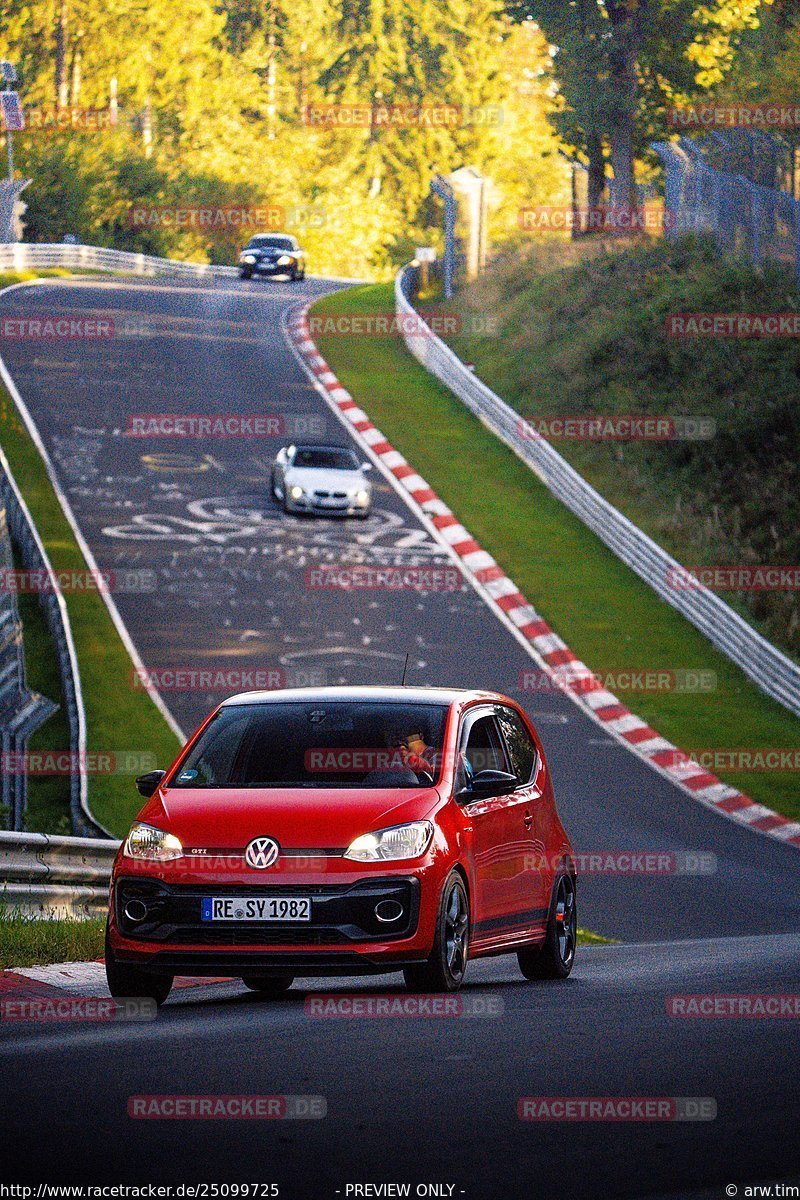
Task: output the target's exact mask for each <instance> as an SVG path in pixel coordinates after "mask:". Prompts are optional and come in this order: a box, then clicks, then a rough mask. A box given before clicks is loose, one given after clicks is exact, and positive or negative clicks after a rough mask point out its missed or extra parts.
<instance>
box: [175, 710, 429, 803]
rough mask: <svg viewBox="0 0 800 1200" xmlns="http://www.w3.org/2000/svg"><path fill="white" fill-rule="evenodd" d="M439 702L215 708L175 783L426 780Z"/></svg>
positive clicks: (368, 784)
mask: <svg viewBox="0 0 800 1200" xmlns="http://www.w3.org/2000/svg"><path fill="white" fill-rule="evenodd" d="M446 716H447V706H446V705H438V704H414V703H390V702H386V703H381V702H377V703H376V702H375V701H372V702H362V703H353V702H351V701H324V700H323V701H315V702H312V701H306V702H300V703H292V702H286V703H278V702H273V703H269V704H241V705H232V706H231V707H230V708H222V709H220V711H219V712H218V713H217V715H216V716H215V717H214V719H213V720H212V721H211V723H210V724H209V725H208V726H207V728H206V729H205V731H204V732H203V734H202V735H201V737H200V739H199V741H198V742H197V744H196V745H195V746H194V748H193V749H192V750H191V751H190V752H189V754H188V755H187V756H186V758H185V759H184V761H183V763H182V764H181V766H180V769H179V771H178V772H177V774H176V776H175V778H174V779H173V781H172V784H171V785H170V786H172V787H178V788H229V787H230V788H233V787H235V788H250V787H253V788H254V787H268V788H272V787H290V788H291V787H304V788H315V787H326V788H329V787H341V788H344V787H347V788H378V787H379V788H414V787H420V786H431V785H432V784H433V783H434V782H435V780H436V778H437V776H438V774H439V772H440V769H441V757H442V756H441V750H442V743H443V740H444V726H445V718H446Z"/></svg>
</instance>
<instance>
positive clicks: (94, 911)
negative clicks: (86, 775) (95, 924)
mask: <svg viewBox="0 0 800 1200" xmlns="http://www.w3.org/2000/svg"><path fill="white" fill-rule="evenodd" d="M119 845H120V843H119V842H114V841H100V840H99V839H96V838H70V837H51V836H50V835H49V834H46V833H0V910H1V909H5V910H6V912H9V913H11V912H14V911H21V912H24V913H26V914H28V915H36V914H41V915H52V916H58V917H64V916H81V917H88V916H91V917H97V916H103V915H105V911H106V908H107V906H108V885H109V880H110V878H111V864H112V863H113V861H114V856H115V854H116V853H117V850H118V848H119Z"/></svg>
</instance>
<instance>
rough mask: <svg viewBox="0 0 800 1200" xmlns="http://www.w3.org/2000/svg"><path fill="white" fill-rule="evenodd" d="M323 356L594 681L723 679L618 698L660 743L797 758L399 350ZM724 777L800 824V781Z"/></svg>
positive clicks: (774, 727) (730, 670)
mask: <svg viewBox="0 0 800 1200" xmlns="http://www.w3.org/2000/svg"><path fill="white" fill-rule="evenodd" d="M392 308H393V292H392V288H391V286H389V285H374V286H369V287H362V288H358V289H353V290H347V291H343V292H339V293H336V294H334V295H331V296H328V297H326V298H325V299H324V300H322V301H320V302H318V303H317V304H316V305H315V306H314V310H313V311H314V314H315V315H336V314H369V315H373V314H376V313H377V314H386V313H387V312H389V311H391V310H392ZM318 343H319V347H320V351H321V353H322V354H323V355H324V357H325V358H326V359H327V361H328V362H329V363H330V365H331V367H332V369H333V370H334V371H335V372H336V374H337V375H338V376H339V378H340V379H341V381H342V383H343V384H344V385H345V387H347V388H348V389H349V391H350V392H351V393H352V394H353V397H354V398H355V399H356V401H357V402H358V403H359V404H360V405H361V406H362V407H363V408H364V410H365V411H366V412H367V413H368V414H369V416H370V417H371V418H372V420H374V421H375V423H376V425H378V426H379V427H380V428H381V429H382V430H383V432H384V433H385V434H386V436H387V437H388V438H389V440H390V441H391V442H392V443H393V444H394V445H395V446H396V447H397V449H398V450H400V451H401V453H403V454H404V455H405V456H406V457H407V458H408V460H409V462H410V463H412V465H413V466H414V467H415V468H416V469H417V470H418V471H419V472H420V474H421V475H422V476H423V477H424V478H425V479H427V481H428V482H429V483H430V485H431V487H433V488H434V489H435V490H436V491H437V492H438V493H439V495H440V496H441V497H442V499H443V500H444V501H445V502H446V503H447V504H449V505H450V507H451V508H452V509H453V511H454V512H455V513H456V514H457V515H458V517H459V519H460V520H461V521H463V522H464V524H465V525H466V527H467V528H468V529H469V531H470V532H471V533H472V535H473V536H474V537H476V538H477V539H478V541H479V542H480V543H481V545H482V546H484V547H485V549H487V550H488V551H489V552H490V553H491V554H493V555H494V557H495V558H496V559H497V561H498V562H499V563H500V564H501V565H502V566H503V568H504V569H505V570H506V571H507V572H508V574H509V575H510V576H511V578H512V579H513V580H514V581H515V582H516V584H517V585H518V587H519V588H520V589H521V590H522V591H523V592H524V593H525V594H526V595H527V596H528V598H529V599H530V600H531V602H532V603H533V604H534V605H535V606H536V608H537V609H538V610H539V612H540V613H541V614H542V616H543V617H545V619H546V620H548V621H549V622H550V623H551V624H552V626H553V628H554V629H555V630H556V631H557V632H558V633H559V634H560V635H561V636H562V637H563V638H564V639H565V640H566V641H567V643H568V644H569V645H570V647H571V648H572V650H573V651H574V652H575V653H576V654H577V655H578V656H579V657H580V658H581V659H583V661H584V662H586V663H587V664H588V665H589V666H590V667H591V668H592V669H593V670H594V671H596V672H598V673H600V674H601V675H608V676H610V675H612V674H613V675H615V676H616V675H619V674H620V673H621V672H625V671H631V670H634V671H637V672H643V671H668V672H674V671H677V670H679V669H682V668H684V669H689V670H691V669H696V670H704V671H710V672H713V673H714V674H713V679H714V680H715V683H716V686H715V688H714V690H713V691H709V692H706V693H686V692H679V691H676V690H661V691H647V690H642V691H639V690H636V691H630V692H626V691H624V690H622V689H620V688H619V687H617V689H616V691H617V694H618V695H619V698H620V699H621V700H622V701H624V702H625V703H627V704H629V705H630V707H631V708H632V709H633V711H635V712H636V713H638V714H639V715H640V716H641V717H642V718H643V719H644V720H646V721H648V722H649V723H650V724H652V725H653V726H654V728H656V729H657V730H658V731H659V733H661V734H663V735H664V736H665V737H667V738H669V739H670V740H671V741H673V742H675V743H676V744H677V745H678V746H680V747H681V748H683V749H686V750H706V749H711V750H720V751H722V750H725V749H741V748H756V747H769V748H779V747H780V748H787V749H790V748H795V747H797V746H798V734H799V733H800V722H798V721H797V720H796V718H794V717H793V716H791V714H789V713H788V712H786V710H785V709H783V708H782V707H781V706H780V705H778V704H776V703H774V702H773V701H771V700H770V699H768V697H766V696H765V695H763V693H762V692H760V691H759V690H758V689H757V688H756V687H755V686H754V685H752V684H751V683H749V681H748V680H747V679H746V678H745V676H744V675H743V674H742V672H741V671H740V670H739V669H738V668H737V667H735V666H734V665H733V664H732V663H731V662H730V661H729V660H728V659H727V658H725V657H724V656H723V655H721V654H719V653H717V652H716V651H715V650H714V649H713V647H712V646H711V645H710V643H709V642H708V641H707V640H706V639H705V638H704V637H703V636H702V635H701V634H700V633H699V632H698V631H697V630H696V629H695V628H694V627H693V626H692V625H690V624H689V622H688V621H686V620H685V619H684V618H683V617H681V616H680V615H679V614H678V613H677V612H676V611H675V610H674V609H672V608H671V607H670V606H669V605H667V604H666V603H664V602H663V601H661V600H659V599H658V597H657V596H656V595H655V593H654V592H653V591H652V590H651V589H650V588H649V587H648V586H647V585H646V584H645V583H644V582H643V581H642V580H640V579H639V578H638V576H636V575H634V573H633V572H632V571H630V570H629V569H628V568H627V567H626V566H624V565H623V564H622V563H621V562H620V561H619V559H617V558H616V557H615V556H614V555H613V554H612V553H611V551H610V550H608V549H607V547H606V546H604V545H603V543H602V542H600V541H599V539H598V538H596V537H595V536H594V534H592V533H591V532H590V531H589V530H588V529H587V528H586V527H585V526H584V525H583V524H582V523H581V522H580V521H579V520H578V519H577V517H575V516H573V514H572V513H570V512H569V511H568V510H567V509H566V508H565V507H564V506H563V505H562V504H561V503H560V502H559V501H557V500H556V499H555V498H554V497H553V496H551V495H550V493H549V492H548V491H547V489H546V488H545V487H544V486H543V485H542V484H541V483H540V482H539V481H538V480H537V478H536V476H535V475H534V474H533V472H531V471H530V470H529V469H528V468H527V467H525V466H524V465H523V464H522V463H521V462H520V461H519V459H518V458H516V456H515V455H514V454H512V453H511V451H510V450H509V449H508V448H507V447H506V446H504V445H503V444H502V443H501V442H500V441H499V440H498V439H497V438H496V437H494V435H493V434H491V433H489V432H488V430H486V429H485V428H484V427H483V426H482V425H481V424H480V422H479V421H478V420H477V419H476V418H475V417H473V416H472V414H471V413H469V412H468V411H467V410H466V409H465V408H464V406H463V405H462V404H461V403H460V401H458V400H457V399H456V397H455V396H453V395H452V393H451V392H449V391H448V390H447V389H446V388H445V387H444V386H442V385H441V384H439V383H438V382H437V381H436V380H435V379H434V378H433V377H432V376H431V375H429V374H428V373H427V371H425V370H424V369H423V368H422V367H421V366H419V364H418V363H416V362H415V361H414V359H412V357H411V355H410V354H409V353H408V351H407V350H406V348H405V346H404V345H403V343H402V342H401V340H400V339H399V338H391V337H366V336H355V337H347V336H342V335H335V336H331V335H329V336H322V337H320V338H319V339H318ZM490 682H491V681H490V680H487V684H488V683H490ZM520 698H521V699H522V700H525V699H526V698H528V699H530V693H527V696H526V694H525V693H524V692H523V693H522V694H521V695H520ZM716 773H717V774H718V775H719V776H720V778H723V779H725V780H726V781H728V782H729V783H731V784H732V785H733V786H735V787H738V788H741V789H742V790H743V791H744V792H746V793H747V794H749V795H750V796H752V797H753V798H754V799H756V800H759V801H761V802H762V803H764V804H767V805H769V806H770V807H771V808H774V809H776V810H777V811H779V812H782V813H784V814H785V815H786V816H790V817H795V818H797V817H800V773H798V772H794V773H792V772H756V771H751V772H739V771H736V772H729V771H725V770H722V769H719V770H717V772H716Z"/></svg>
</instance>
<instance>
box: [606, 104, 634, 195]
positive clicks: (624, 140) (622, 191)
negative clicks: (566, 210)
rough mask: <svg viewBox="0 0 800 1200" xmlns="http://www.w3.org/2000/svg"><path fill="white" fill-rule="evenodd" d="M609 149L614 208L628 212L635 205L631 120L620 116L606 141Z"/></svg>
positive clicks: (625, 116)
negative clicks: (612, 175)
mask: <svg viewBox="0 0 800 1200" xmlns="http://www.w3.org/2000/svg"><path fill="white" fill-rule="evenodd" d="M608 142H609V147H610V149H611V168H612V170H613V172H614V179H613V181H612V184H611V191H612V203H613V205H614V208H617V209H624V210H625V211H629V210H630V209H632V208H633V207H634V206H635V204H636V188H635V185H634V176H633V120H632V119H630V118H629V117H628V116H627V115H623V114H621V115H620V116H619V117H618V118H617V120H616V121H615V123H614V126H613V127H612V130H611V134H610V136H609V139H608Z"/></svg>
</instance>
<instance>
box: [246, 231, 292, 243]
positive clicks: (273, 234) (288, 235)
mask: <svg viewBox="0 0 800 1200" xmlns="http://www.w3.org/2000/svg"><path fill="white" fill-rule="evenodd" d="M257 237H285V238H294V234H293V233H281V231H280V229H265V230H264V232H263V233H251V234H250V240H251V241H252V240H253V238H257ZM296 240H297V239H296V238H295V241H296Z"/></svg>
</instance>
